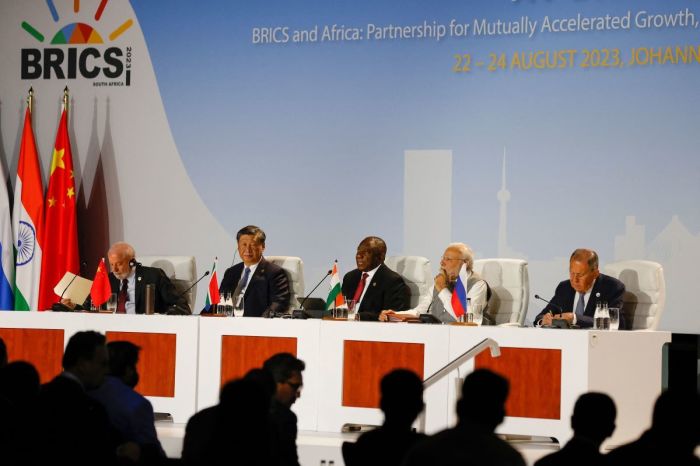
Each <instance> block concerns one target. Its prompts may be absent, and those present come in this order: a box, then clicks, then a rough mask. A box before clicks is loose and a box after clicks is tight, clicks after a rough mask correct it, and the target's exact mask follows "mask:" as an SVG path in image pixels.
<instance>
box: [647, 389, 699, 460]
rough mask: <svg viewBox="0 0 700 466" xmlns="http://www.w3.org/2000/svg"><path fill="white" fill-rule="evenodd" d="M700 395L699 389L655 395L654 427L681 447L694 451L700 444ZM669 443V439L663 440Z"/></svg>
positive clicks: (680, 449) (673, 443)
mask: <svg viewBox="0 0 700 466" xmlns="http://www.w3.org/2000/svg"><path fill="white" fill-rule="evenodd" d="M698 419H700V396H699V395H698V392H697V391H696V390H692V389H687V390H678V389H676V390H674V389H669V390H666V391H665V392H663V393H662V394H661V395H659V397H658V398H657V399H656V404H654V414H653V416H652V421H651V431H652V432H653V433H654V435H655V436H657V437H658V438H660V439H664V440H667V441H668V442H669V444H671V445H673V448H674V449H677V450H678V451H690V452H692V451H693V450H694V449H695V447H697V446H698V445H700V422H698ZM664 443H666V442H664Z"/></svg>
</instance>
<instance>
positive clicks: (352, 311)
mask: <svg viewBox="0 0 700 466" xmlns="http://www.w3.org/2000/svg"><path fill="white" fill-rule="evenodd" d="M345 304H346V305H347V306H348V316H347V318H348V320H357V302H356V301H355V300H354V299H347V300H345Z"/></svg>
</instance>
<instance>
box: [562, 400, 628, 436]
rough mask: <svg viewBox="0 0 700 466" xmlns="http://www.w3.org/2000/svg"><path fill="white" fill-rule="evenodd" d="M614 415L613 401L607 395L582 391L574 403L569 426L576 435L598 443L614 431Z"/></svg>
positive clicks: (615, 412)
mask: <svg viewBox="0 0 700 466" xmlns="http://www.w3.org/2000/svg"><path fill="white" fill-rule="evenodd" d="M616 416H617V409H616V408H615V402H614V401H613V400H612V398H610V397H609V396H608V395H606V394H605V393H598V392H590V393H584V394H583V395H581V396H580V397H579V398H578V400H576V404H575V405H574V414H573V415H572V416H571V428H572V429H573V430H574V435H576V436H577V437H585V438H587V439H589V440H591V441H593V442H594V443H595V444H596V445H600V444H601V443H603V440H605V439H606V438H608V437H610V436H611V435H612V433H613V432H614V431H615V417H616Z"/></svg>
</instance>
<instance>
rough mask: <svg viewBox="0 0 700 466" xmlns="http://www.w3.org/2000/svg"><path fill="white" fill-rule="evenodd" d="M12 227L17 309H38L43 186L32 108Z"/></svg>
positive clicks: (20, 162) (24, 132)
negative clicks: (33, 128) (33, 129)
mask: <svg viewBox="0 0 700 466" xmlns="http://www.w3.org/2000/svg"><path fill="white" fill-rule="evenodd" d="M13 212H14V215H13V219H12V230H13V235H14V243H15V245H14V246H15V251H16V257H15V266H16V268H15V309H16V310H18V311H28V310H29V309H35V310H36V309H37V303H38V300H39V280H40V277H41V248H42V239H43V234H44V233H43V223H44V186H43V183H42V181H41V171H40V170H39V156H38V154H37V151H36V144H35V142H34V132H33V131H32V118H31V113H30V111H29V108H27V110H26V112H25V114H24V129H23V130H22V142H21V144H20V147H19V160H18V162H17V179H16V181H15V201H14V208H13Z"/></svg>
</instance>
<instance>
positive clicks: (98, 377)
mask: <svg viewBox="0 0 700 466" xmlns="http://www.w3.org/2000/svg"><path fill="white" fill-rule="evenodd" d="M105 342H106V340H105V336H104V335H102V334H101V333H98V332H93V331H86V332H78V333H76V334H75V335H73V336H72V337H71V338H70V340H68V344H67V345H66V350H65V352H64V353H63V361H62V364H63V369H64V370H63V372H62V373H60V374H59V375H58V376H56V377H54V379H53V380H51V381H50V382H48V383H46V384H44V385H43V386H42V387H41V393H40V395H39V403H38V410H37V416H38V418H37V419H35V420H36V426H37V430H38V432H35V435H36V438H37V439H41V448H40V449H39V450H38V451H37V452H36V453H37V456H38V458H39V460H40V461H37V463H36V464H74V465H92V464H113V463H114V462H115V461H116V457H117V456H126V457H128V458H131V459H134V460H138V458H139V455H140V451H139V447H138V445H136V444H134V443H130V442H127V443H123V438H122V437H121V436H120V435H119V433H118V432H117V431H116V430H115V429H114V427H113V426H112V424H111V423H110V422H109V418H108V416H107V412H106V411H105V409H104V408H103V407H102V405H100V403H98V402H97V401H95V400H93V399H92V398H90V396H88V394H87V390H91V389H94V388H97V387H99V386H100V385H102V383H103V381H104V378H105V375H106V374H107V367H108V352H107V346H106V345H105Z"/></svg>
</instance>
